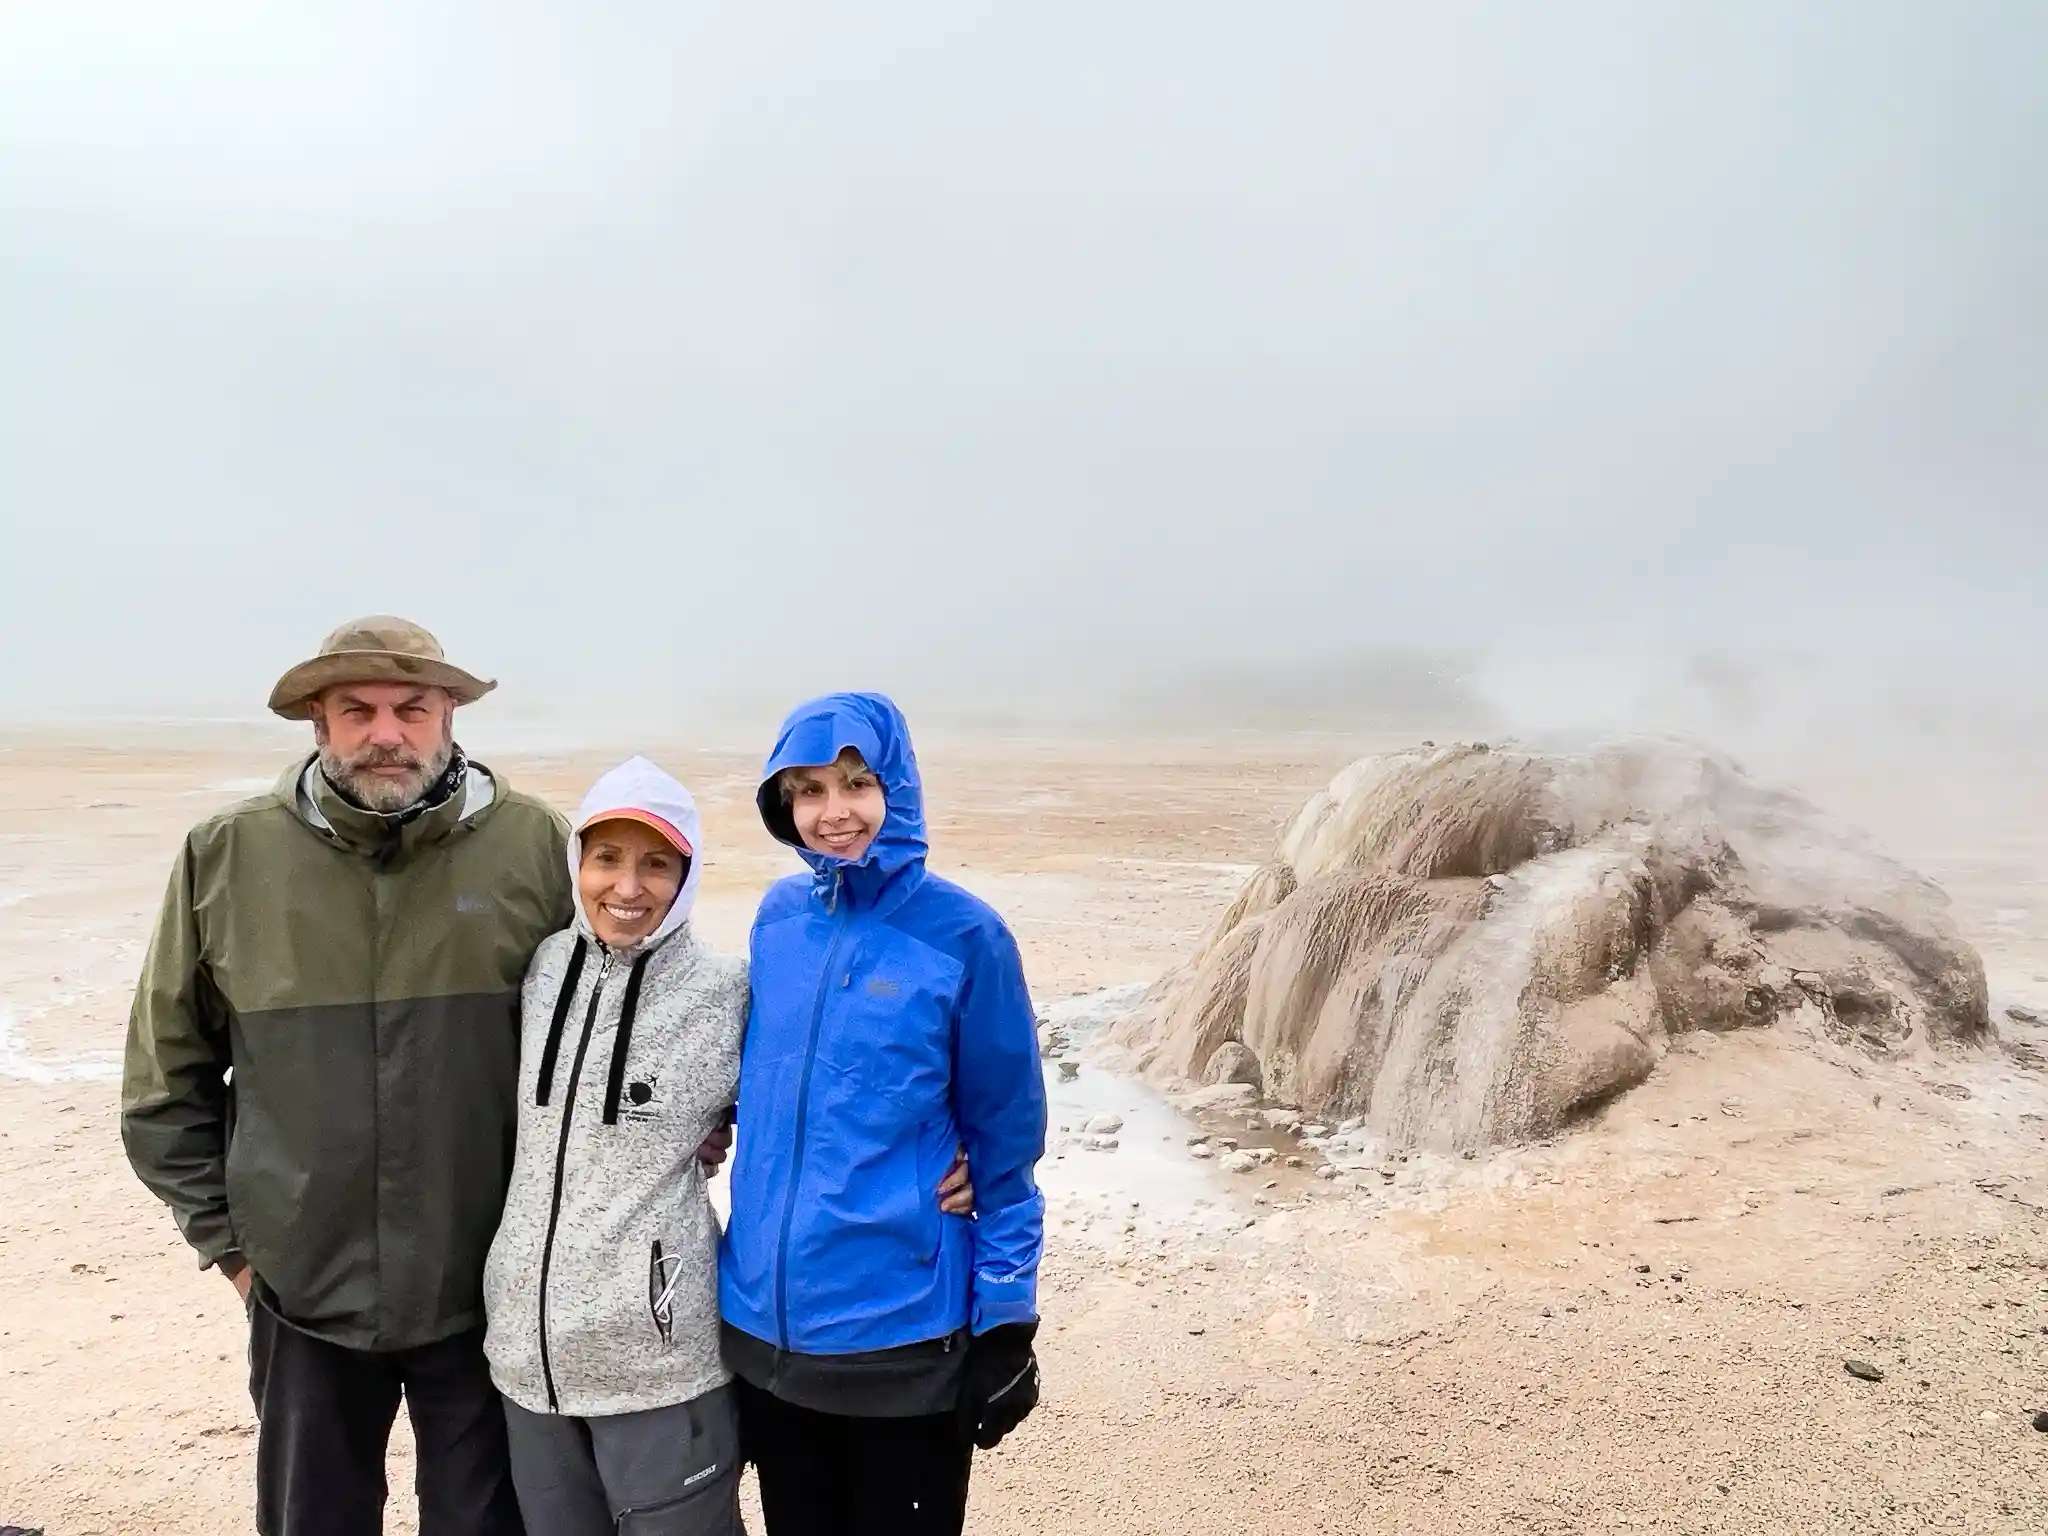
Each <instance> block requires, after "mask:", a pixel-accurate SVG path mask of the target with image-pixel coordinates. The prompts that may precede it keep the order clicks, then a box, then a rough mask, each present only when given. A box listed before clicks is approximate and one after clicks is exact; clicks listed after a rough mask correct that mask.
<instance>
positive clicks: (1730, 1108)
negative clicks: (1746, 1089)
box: [1721, 1099, 1742, 1120]
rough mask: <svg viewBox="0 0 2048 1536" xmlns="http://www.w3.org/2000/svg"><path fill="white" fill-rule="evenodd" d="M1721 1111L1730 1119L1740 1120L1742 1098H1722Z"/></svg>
mask: <svg viewBox="0 0 2048 1536" xmlns="http://www.w3.org/2000/svg"><path fill="white" fill-rule="evenodd" d="M1721 1113H1722V1114H1724V1115H1726V1116H1727V1117H1728V1118H1729V1119H1731V1120H1740V1119H1741V1118H1742V1100H1740V1099H1723V1100H1722V1101H1721Z"/></svg>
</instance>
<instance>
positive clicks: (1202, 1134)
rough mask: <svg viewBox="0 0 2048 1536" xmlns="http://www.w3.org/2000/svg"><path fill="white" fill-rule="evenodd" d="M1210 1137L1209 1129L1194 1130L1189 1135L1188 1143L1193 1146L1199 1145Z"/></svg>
mask: <svg viewBox="0 0 2048 1536" xmlns="http://www.w3.org/2000/svg"><path fill="white" fill-rule="evenodd" d="M1208 1139H1209V1133H1208V1132H1207V1131H1193V1132H1190V1133H1189V1135H1188V1145H1189V1146H1191V1147H1199V1146H1200V1145H1202V1143H1203V1142H1205V1141H1207V1140H1208Z"/></svg>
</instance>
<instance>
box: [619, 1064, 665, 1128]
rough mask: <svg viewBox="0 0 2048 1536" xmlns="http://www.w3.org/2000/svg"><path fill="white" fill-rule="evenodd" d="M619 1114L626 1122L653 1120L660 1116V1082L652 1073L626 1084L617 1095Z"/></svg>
mask: <svg viewBox="0 0 2048 1536" xmlns="http://www.w3.org/2000/svg"><path fill="white" fill-rule="evenodd" d="M619 1113H620V1114H621V1115H622V1116H624V1117H625V1118H626V1119H628V1120H653V1119H655V1118H657V1117H658V1116H659V1115H660V1114H661V1081H660V1079H658V1078H656V1077H655V1076H654V1075H653V1074H652V1073H649V1074H648V1075H647V1076H646V1077H643V1078H637V1079H635V1080H634V1081H633V1082H630V1083H628V1084H626V1091H625V1092H624V1093H622V1094H620V1095H619Z"/></svg>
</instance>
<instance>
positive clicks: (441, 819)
mask: <svg viewBox="0 0 2048 1536" xmlns="http://www.w3.org/2000/svg"><path fill="white" fill-rule="evenodd" d="M278 798H279V799H281V800H283V801H284V802H285V803H286V804H287V805H289V806H291V808H292V809H293V811H294V812H296V813H297V815H298V816H299V819H300V820H302V821H304V822H305V823H306V824H307V825H308V826H310V827H311V828H313V830H314V831H316V832H318V833H319V834H320V835H321V836H323V837H325V838H326V839H327V840H328V841H329V842H331V843H333V844H335V845H336V846H337V847H340V848H345V849H347V850H348V851H349V852H351V853H358V854H361V855H363V856H364V857H366V858H373V859H376V860H377V861H378V862H379V863H381V864H384V865H392V864H398V863H403V862H404V861H405V860H406V859H407V858H408V857H410V856H411V854H412V853H413V851H414V850H415V849H417V848H420V847H423V846H425V845H427V844H429V843H438V842H440V841H442V840H443V839H445V838H446V837H448V835H449V834H450V833H452V832H454V831H455V830H456V829H457V828H459V827H460V826H462V825H463V824H464V823H465V822H467V821H469V820H471V819H472V818H473V817H475V816H477V815H478V814H480V813H481V812H482V811H484V810H485V809H487V808H488V807H489V806H490V805H491V803H492V802H493V801H494V800H495V799H496V798H497V783H496V780H495V779H494V778H493V777H492V775H491V773H490V770H489V769H487V768H484V767H482V766H481V765H479V764H476V763H471V764H470V765H469V769H468V772H467V773H466V774H464V776H463V782H462V786H461V788H459V789H458V790H457V791H456V792H455V793H454V794H452V795H450V796H449V797H448V798H447V799H446V800H443V801H442V802H441V803H440V804H439V805H435V806H430V807H428V808H427V809H426V810H425V811H422V812H420V813H419V814H417V815H414V816H412V817H409V818H408V817H407V816H406V815H405V814H404V813H403V812H398V813H394V814H392V815H389V816H386V815H381V814H379V813H378V812H376V811H366V810H364V809H362V808H361V807H360V806H355V805H351V804H349V803H348V801H346V800H344V799H343V798H342V797H341V795H340V794H339V793H337V792H336V790H335V788H334V786H333V785H332V784H329V783H328V782H327V776H326V775H325V774H323V773H322V772H321V771H320V757H319V754H318V753H315V754H313V755H312V756H311V757H309V758H307V759H306V760H305V761H303V762H301V763H300V764H298V765H297V766H296V767H294V768H293V769H292V770H291V771H290V772H289V773H287V774H286V775H285V777H284V779H283V781H282V782H280V783H279V785H278Z"/></svg>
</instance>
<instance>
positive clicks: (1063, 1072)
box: [1060, 1061, 1081, 1083]
mask: <svg viewBox="0 0 2048 1536" xmlns="http://www.w3.org/2000/svg"><path fill="white" fill-rule="evenodd" d="M1080 1075H1081V1063H1079V1062H1078V1061H1063V1062H1061V1063H1060V1081H1061V1082H1063V1083H1071V1082H1072V1081H1073V1080H1074V1079H1075V1078H1077V1077H1079V1076H1080Z"/></svg>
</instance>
